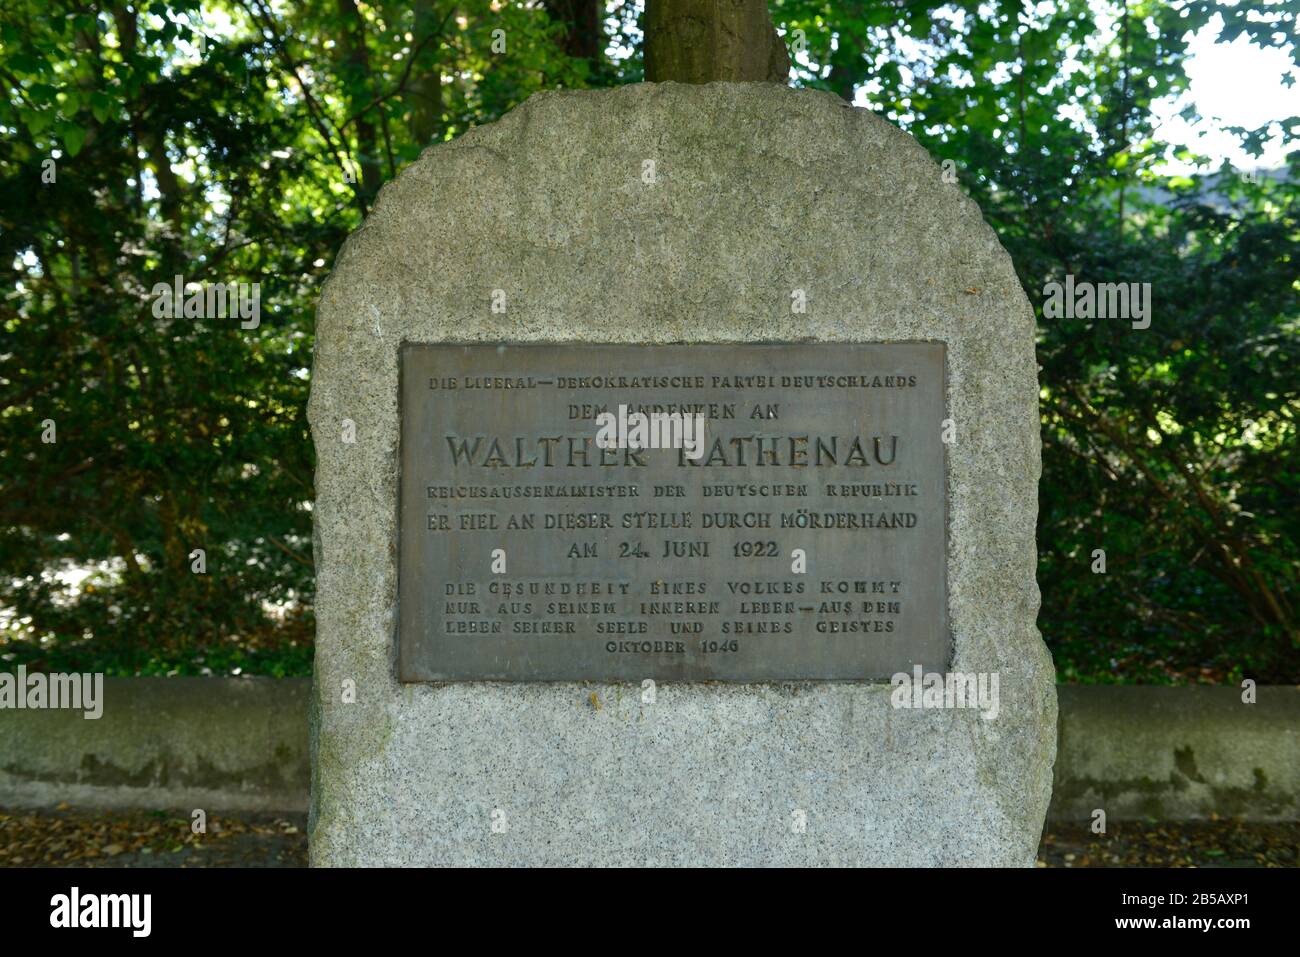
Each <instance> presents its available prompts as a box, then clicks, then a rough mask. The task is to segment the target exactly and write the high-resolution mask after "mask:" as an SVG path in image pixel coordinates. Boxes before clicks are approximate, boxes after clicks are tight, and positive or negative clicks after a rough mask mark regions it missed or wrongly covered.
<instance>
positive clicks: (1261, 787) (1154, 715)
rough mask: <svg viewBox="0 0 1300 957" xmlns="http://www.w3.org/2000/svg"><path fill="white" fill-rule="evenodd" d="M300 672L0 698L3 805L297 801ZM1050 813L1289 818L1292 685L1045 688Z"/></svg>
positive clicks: (264, 804) (298, 807) (255, 806)
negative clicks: (59, 706) (101, 694)
mask: <svg viewBox="0 0 1300 957" xmlns="http://www.w3.org/2000/svg"><path fill="white" fill-rule="evenodd" d="M309 685H310V682H309V681H308V680H307V679H305V678H303V679H288V680H283V681H276V680H273V679H264V678H136V679H130V678H127V679H110V680H109V681H107V682H105V698H106V701H105V708H104V716H103V717H102V718H101V719H99V720H98V721H87V720H85V719H84V718H82V717H81V714H80V712H69V711H8V710H0V806H4V805H8V806H11V807H40V806H51V805H54V804H58V803H59V802H62V801H67V802H68V803H70V804H73V805H83V806H92V807H170V808H185V809H188V808H196V807H202V808H204V809H205V810H208V811H209V812H213V811H217V812H220V811H234V810H295V811H302V810H305V809H306V807H307V797H308V795H307V792H308V782H309V780H310V774H311V769H310V758H309V753H308V746H307V709H308V691H309ZM1058 692H1059V698H1060V741H1059V746H1058V748H1057V762H1056V771H1055V786H1054V788H1053V794H1052V805H1051V811H1050V816H1051V817H1052V818H1053V819H1056V820H1071V821H1078V822H1087V821H1089V820H1090V818H1091V814H1092V811H1093V809H1094V808H1103V809H1105V811H1106V815H1107V818H1108V820H1111V821H1117V820H1126V819H1134V818H1156V819H1162V820H1182V819H1194V818H1205V817H1209V816H1210V815H1211V814H1218V815H1220V816H1221V817H1235V816H1240V817H1244V818H1247V819H1252V820H1296V819H1300V809H1298V808H1297V796H1298V795H1300V689H1297V688H1294V687H1265V688H1261V689H1259V699H1258V702H1257V703H1256V704H1254V705H1245V704H1243V703H1242V702H1241V692H1240V691H1239V690H1238V689H1236V688H1200V687H1197V688H1133V687H1077V686H1063V687H1061V688H1059V689H1058Z"/></svg>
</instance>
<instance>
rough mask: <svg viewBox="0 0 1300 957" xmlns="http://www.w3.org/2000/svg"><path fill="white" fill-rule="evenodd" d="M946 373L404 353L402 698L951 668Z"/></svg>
mask: <svg viewBox="0 0 1300 957" xmlns="http://www.w3.org/2000/svg"><path fill="white" fill-rule="evenodd" d="M944 374H945V363H944V346H943V344H942V343H932V342H916V343H889V344H878V343H877V344H871V343H816V344H726V345H665V346H653V345H590V344H554V343H553V344H545V345H406V346H404V347H403V348H402V353H401V387H400V388H401V489H400V495H401V499H400V505H399V543H398V554H399V560H398V581H399V616H398V617H399V626H398V627H399V636H398V641H399V654H398V659H399V665H398V673H399V677H400V678H401V680H403V681H452V680H469V679H499V680H515V681H529V680H531V681H539V680H570V679H593V680H602V679H624V680H634V681H640V680H643V679H645V678H653V679H657V680H720V681H778V680H786V679H838V680H873V679H874V680H879V679H885V678H888V677H889V676H890V675H892V674H894V673H896V672H899V671H909V672H910V671H911V670H912V668H913V666H915V665H917V664H920V665H922V666H923V667H924V668H925V669H926V670H927V671H942V670H944V669H946V667H947V664H948V657H949V649H950V637H949V634H948V615H947V583H946V578H947V576H946V567H947V555H946V545H947V522H946V515H947V509H946V486H945V465H946V456H945V446H944V443H943V435H942V432H943V420H944V418H945V417H946V412H945V382H944ZM605 413H608V414H609V416H608V417H605V416H604V414H605ZM642 415H643V416H645V419H644V420H642V419H641V418H640V416H642ZM674 417H676V418H674ZM697 417H698V418H697ZM692 424H700V429H701V431H699V432H696V431H693V430H692V429H691V428H690V426H691V425H692ZM697 439H698V440H699V441H698V444H697V443H696V442H695V441H693V440H697ZM674 444H676V445H677V446H679V447H675V448H674V447H656V446H663V445H669V446H672V445H674ZM637 446H640V447H639V448H638V447H637ZM693 454H694V456H695V457H692V455H693Z"/></svg>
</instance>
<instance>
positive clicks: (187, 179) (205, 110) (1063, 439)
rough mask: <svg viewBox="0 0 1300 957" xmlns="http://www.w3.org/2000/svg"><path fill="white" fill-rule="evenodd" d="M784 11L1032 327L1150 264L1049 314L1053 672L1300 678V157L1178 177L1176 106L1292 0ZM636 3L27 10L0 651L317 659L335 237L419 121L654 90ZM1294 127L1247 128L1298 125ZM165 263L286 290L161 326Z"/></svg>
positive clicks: (1272, 36) (796, 2)
mask: <svg viewBox="0 0 1300 957" xmlns="http://www.w3.org/2000/svg"><path fill="white" fill-rule="evenodd" d="M772 12H773V19H774V20H775V21H776V23H777V24H778V27H779V28H780V30H781V31H782V32H783V34H784V35H785V37H786V40H787V41H788V42H789V43H790V44H791V47H792V54H793V56H792V59H793V60H794V61H795V62H796V68H795V71H794V79H795V82H797V83H799V84H802V85H809V86H817V87H821V88H825V89H828V90H831V91H833V92H836V93H838V94H840V95H842V96H846V97H848V98H852V97H854V96H855V95H865V97H866V100H867V102H868V103H869V105H870V106H871V107H872V108H874V109H877V110H879V111H880V112H882V113H883V114H884V115H886V116H887V117H889V118H890V119H891V120H893V121H894V122H896V123H898V124H900V125H902V126H904V127H905V128H907V129H908V130H909V131H910V132H912V133H913V134H914V135H916V136H917V137H918V138H919V139H920V140H921V141H922V143H924V145H925V146H926V147H927V148H928V149H930V150H931V152H932V154H933V155H934V156H935V157H936V158H937V159H940V160H944V159H947V160H951V161H952V165H953V168H954V169H955V172H956V175H957V181H958V183H959V184H960V186H961V187H962V188H964V189H965V190H967V191H968V192H969V193H970V194H971V195H972V196H973V197H974V198H975V199H976V200H977V202H979V204H980V206H981V207H982V208H983V210H984V213H985V215H986V217H987V218H988V219H989V221H990V222H991V223H992V224H993V226H994V228H995V229H996V230H997V232H998V233H999V235H1000V237H1001V239H1002V241H1003V244H1004V245H1005V246H1006V247H1007V249H1008V250H1009V251H1010V253H1011V254H1012V257H1013V259H1014V260H1015V263H1016V267H1017V269H1018V271H1019V273H1020V276H1021V278H1022V280H1023V282H1024V285H1025V288H1026V290H1027V291H1028V292H1029V294H1030V299H1031V301H1033V302H1034V303H1035V305H1036V307H1038V308H1040V310H1041V307H1042V304H1043V295H1042V290H1043V289H1044V286H1045V284H1046V283H1048V282H1050V281H1064V278H1065V277H1066V276H1067V275H1069V276H1073V277H1075V278H1076V279H1078V280H1080V281H1089V282H1095V283H1104V282H1143V283H1150V284H1151V289H1152V300H1153V310H1152V315H1151V323H1150V326H1149V328H1145V329H1134V328H1132V326H1131V324H1130V323H1129V322H1127V321H1123V320H1116V319H1083V318H1077V319H1066V318H1053V317H1048V316H1042V317H1041V319H1040V324H1039V340H1040V341H1039V357H1040V363H1041V365H1042V372H1041V380H1042V386H1043V388H1042V410H1043V440H1044V474H1043V482H1042V485H1041V518H1040V528H1039V541H1040V551H1041V566H1040V574H1039V579H1040V583H1041V586H1042V589H1043V596H1044V606H1043V613H1042V616H1041V618H1040V626H1041V628H1042V630H1043V632H1044V635H1045V637H1046V638H1047V640H1048V643H1049V645H1050V646H1051V647H1052V648H1053V650H1054V653H1055V655H1056V659H1057V666H1058V668H1059V669H1060V671H1061V674H1062V676H1063V678H1065V679H1069V680H1103V681H1104V680H1141V681H1167V680H1192V681H1195V680H1223V679H1227V678H1235V677H1239V676H1241V675H1251V676H1256V677H1260V678H1262V679H1264V680H1272V681H1281V680H1286V681H1295V680H1296V675H1297V673H1298V672H1300V669H1297V667H1296V665H1297V661H1298V657H1300V624H1298V623H1297V615H1298V614H1300V609H1297V607H1296V604H1297V600H1298V597H1297V579H1298V578H1300V575H1298V572H1300V494H1298V492H1300V487H1298V486H1300V479H1297V474H1298V473H1300V461H1298V458H1300V453H1298V451H1297V450H1298V448H1300V446H1298V445H1297V439H1296V427H1297V421H1296V416H1297V411H1298V410H1300V394H1298V387H1297V381H1298V377H1297V375H1296V372H1295V370H1296V368H1297V362H1296V360H1297V356H1296V352H1297V347H1296V342H1297V337H1296V333H1297V312H1298V310H1297V275H1298V274H1300V270H1298V269H1297V267H1296V261H1297V260H1296V246H1297V240H1298V239H1300V236H1298V234H1297V230H1298V227H1297V189H1298V188H1300V185H1298V184H1300V176H1297V172H1300V170H1298V169H1297V166H1298V165H1300V163H1297V159H1296V157H1297V154H1296V153H1294V152H1293V153H1292V154H1291V165H1290V167H1289V169H1287V170H1283V171H1281V172H1280V173H1279V174H1277V175H1274V176H1270V177H1262V178H1260V179H1259V180H1258V181H1257V182H1251V181H1250V180H1249V179H1248V178H1244V177H1242V176H1240V175H1238V173H1239V171H1232V170H1216V169H1212V168H1210V167H1209V165H1208V164H1205V165H1204V167H1203V168H1204V172H1205V174H1206V175H1205V176H1194V177H1185V176H1184V177H1168V176H1166V177H1161V176H1159V175H1158V163H1159V161H1160V160H1161V159H1162V158H1164V157H1165V156H1166V155H1167V153H1168V150H1167V148H1166V146H1165V144H1162V143H1159V142H1156V141H1155V140H1154V138H1153V115H1152V109H1153V105H1154V104H1156V103H1157V102H1158V101H1159V100H1161V99H1162V98H1165V97H1168V96H1171V95H1177V94H1179V93H1181V92H1183V91H1184V90H1185V88H1186V82H1187V81H1186V76H1185V73H1184V66H1185V62H1186V42H1187V37H1188V34H1189V32H1191V31H1195V30H1197V29H1199V28H1201V27H1203V26H1205V25H1207V24H1212V23H1220V22H1221V24H1222V33H1221V39H1223V40H1229V39H1232V38H1233V37H1235V36H1237V35H1245V36H1246V37H1248V38H1249V39H1250V40H1251V41H1252V42H1254V43H1256V44H1258V45H1260V46H1279V47H1283V48H1284V49H1286V50H1288V52H1289V53H1290V55H1291V56H1292V57H1293V58H1295V57H1296V56H1297V55H1298V54H1297V50H1296V46H1295V43H1294V38H1295V36H1296V22H1295V21H1296V15H1297V11H1296V5H1295V4H1294V3H1291V4H1273V3H1264V2H1242V3H1238V4H1236V5H1232V6H1229V5H1226V4H1223V3H1218V2H1205V0H1194V2H1169V3H1161V2H1155V0H1140V2H1135V0H1130V2H1128V3H1127V4H1125V3H1122V2H1113V0H1105V2H1094V3H1084V2H1081V0H1061V2H1057V3H1044V4H1038V5H1034V4H1026V3H1015V2H983V3H974V2H970V0H959V2H951V3H947V4H944V5H942V6H939V5H933V4H919V3H902V2H898V3H877V2H870V3H868V2H812V0H781V2H774V3H773V4H772ZM638 16H639V11H638V10H637V9H635V8H633V7H631V6H630V5H625V4H622V3H613V4H610V5H609V8H608V9H607V10H606V9H603V8H602V7H601V6H599V5H598V4H596V3H593V2H590V0H547V2H544V3H536V2H533V3H527V4H524V3H519V2H515V0H493V2H482V0H470V2H460V3H456V4H449V3H444V2H442V0H414V2H413V3H408V4H392V3H387V2H376V3H365V2H359V0H332V2H319V0H284V2H279V3H272V2H271V0H234V2H228V0H218V2H198V0H176V2H169V3H163V2H155V3H151V4H147V5H141V4H132V3H127V2H125V0H120V2H117V3H106V4H101V5H83V4H82V3H80V2H76V0H49V2H44V3H37V2H34V0H7V2H6V4H5V5H4V6H3V8H2V9H0V84H2V85H3V88H4V92H3V96H0V134H3V135H2V137H0V263H3V264H4V268H5V274H4V278H3V300H2V301H0V323H2V324H3V336H2V338H0V409H2V410H3V411H2V412H0V516H2V517H0V570H2V571H0V608H3V609H4V611H0V629H3V630H0V636H3V637H0V642H4V644H0V655H3V660H4V661H5V662H8V663H9V664H10V665H13V664H15V663H18V662H26V663H29V664H33V665H42V666H46V667H50V668H72V667H79V668H85V667H101V668H107V669H108V670H110V671H115V672H119V673H135V672H141V671H143V672H153V671H168V670H176V671H182V672H197V671H202V670H204V669H210V670H212V671H215V672H225V671H231V670H234V669H242V670H245V671H258V672H262V673H273V674H282V673H294V672H301V671H303V670H305V669H306V668H307V667H309V663H310V635H311V627H312V620H311V596H312V564H311V534H310V519H311V515H310V505H309V503H310V500H311V468H312V451H311V443H310V438H309V436H308V432H307V428H306V423H305V418H304V406H305V402H306V397H307V391H308V387H309V380H308V370H309V366H310V353H311V342H312V321H313V311H314V297H315V294H316V290H317V287H318V284H319V283H320V281H321V280H322V279H323V277H324V276H325V275H327V273H328V271H329V268H330V264H331V259H332V256H333V255H334V253H335V251H336V250H337V249H338V247H339V245H340V243H341V242H342V240H343V238H344V237H345V236H346V235H347V233H348V232H349V231H350V230H351V229H353V228H354V227H355V226H356V225H357V224H358V223H359V222H360V220H361V218H362V216H363V215H364V213H365V211H366V210H367V209H368V207H369V205H370V203H371V202H372V201H373V199H374V196H375V193H376V192H377V190H378V188H379V186H380V184H382V183H383V182H384V181H385V180H387V179H388V178H391V177H392V176H393V175H395V174H396V173H397V171H399V170H400V169H401V168H402V166H403V165H404V164H406V163H409V162H410V161H411V160H413V159H414V158H415V157H416V156H417V155H418V153H419V151H420V149H422V148H423V147H424V146H426V145H428V144H429V143H432V142H436V141H439V140H443V139H447V138H450V137H453V136H455V135H457V134H458V133H460V132H462V131H464V130H465V129H466V128H468V127H470V126H472V125H474V124H478V123H482V122H486V121H490V120H492V119H493V118H495V117H497V116H499V115H500V114H501V113H503V112H504V111H506V110H508V109H510V108H511V107H512V106H514V105H516V104H517V103H519V102H521V101H522V100H524V99H526V98H527V97H528V96H529V95H530V94H532V93H533V92H535V91H537V90H540V89H546V88H552V87H574V86H601V85H611V84H618V83H625V82H636V81H638V80H639V79H640V61H639V33H638V30H637V22H638ZM1216 18H1218V19H1216ZM1277 119H1278V122H1277V123H1275V124H1272V125H1271V126H1270V127H1269V128H1266V129H1264V130H1255V131H1246V130H1243V131H1240V133H1241V135H1242V137H1243V140H1244V141H1246V142H1248V143H1252V144H1256V145H1258V144H1259V143H1260V142H1261V141H1262V139H1263V137H1264V136H1265V135H1267V134H1280V135H1283V136H1285V137H1288V138H1290V139H1294V137H1295V136H1296V135H1297V134H1300V126H1298V125H1297V124H1298V123H1300V121H1298V120H1297V118H1295V117H1289V118H1288V117H1278V118H1277ZM1184 158H1190V157H1184ZM177 274H183V275H184V277H185V279H186V280H187V281H191V282H208V283H214V282H243V283H251V282H258V283H260V291H261V321H260V324H258V325H257V326H256V328H243V325H246V324H241V323H240V322H239V321H238V320H196V319H192V318H191V319H186V318H184V317H179V318H171V319H169V318H166V317H165V316H162V317H160V316H158V315H156V310H154V309H153V308H151V306H152V303H153V301H154V299H155V297H154V296H153V289H154V286H155V284H156V283H159V282H164V283H166V282H170V281H171V280H172V277H173V276H175V275H177ZM51 439H52V440H53V441H51ZM196 549H202V550H203V553H204V554H203V556H202V560H203V561H204V562H205V564H206V573H205V574H195V573H194V572H193V571H192V569H193V567H194V564H195V561H196V556H197V552H196V551H195V550H196ZM1097 550H1104V552H1105V563H1106V566H1105V572H1104V573H1100V572H1099V571H1098V570H1097V569H1098V568H1099V566H1098V557H1097V554H1098V552H1097ZM88 572H89V574H87V573H88Z"/></svg>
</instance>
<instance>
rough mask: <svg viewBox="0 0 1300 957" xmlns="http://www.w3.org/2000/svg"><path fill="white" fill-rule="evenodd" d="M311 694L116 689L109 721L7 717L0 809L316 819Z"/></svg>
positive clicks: (244, 687) (178, 687)
mask: <svg viewBox="0 0 1300 957" xmlns="http://www.w3.org/2000/svg"><path fill="white" fill-rule="evenodd" d="M310 686H311V682H310V680H309V679H305V678H298V679H291V680H287V681H277V680H275V679H271V678H110V679H108V680H106V681H105V682H104V713H103V716H102V717H101V718H99V719H98V720H94V721H88V720H86V719H85V718H84V717H82V714H81V712H79V711H9V710H0V805H6V804H7V805H10V806H20V807H40V806H51V805H55V804H58V803H59V802H61V801H67V802H68V803H70V804H73V805H82V806H89V807H151V808H152V807H159V808H203V809H204V810H206V811H208V812H209V813H212V812H213V811H223V810H224V811H234V810H286V811H287V810H299V811H305V810H306V809H307V799H308V782H309V781H310V780H311V761H310V756H309V752H308V749H307V708H308V697H309V695H308V692H309V690H310Z"/></svg>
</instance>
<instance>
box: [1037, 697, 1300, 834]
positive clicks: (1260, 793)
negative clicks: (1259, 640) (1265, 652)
mask: <svg viewBox="0 0 1300 957" xmlns="http://www.w3.org/2000/svg"><path fill="white" fill-rule="evenodd" d="M1057 695H1058V701H1059V704H1060V709H1061V721H1060V728H1059V734H1060V740H1059V742H1058V746H1057V751H1056V771H1055V775H1054V779H1055V780H1054V785H1053V788H1052V804H1051V809H1050V810H1049V812H1048V813H1049V815H1050V816H1051V817H1052V818H1053V819H1056V820H1067V819H1068V820H1079V821H1086V820H1089V819H1090V816H1091V814H1092V812H1093V809H1094V808H1102V809H1104V810H1105V811H1106V817H1107V819H1108V820H1112V821H1115V820H1132V819H1135V818H1154V819H1157V820H1171V821H1173V820H1188V819H1198V818H1208V817H1209V816H1210V815H1211V814H1218V815H1219V816H1220V817H1244V818H1248V819H1250V820H1257V821H1291V820H1296V819H1297V818H1300V814H1298V813H1297V806H1296V804H1297V796H1298V795H1300V688H1295V687H1290V686H1276V687H1263V688H1259V689H1258V698H1257V701H1256V703H1255V704H1250V705H1248V704H1244V703H1243V702H1242V700H1241V695H1242V692H1241V689H1239V688H1232V687H1227V688H1212V687H1191V688H1154V687H1153V688H1146V687H1080V686H1071V685H1062V686H1060V687H1059V688H1058V689H1057Z"/></svg>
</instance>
